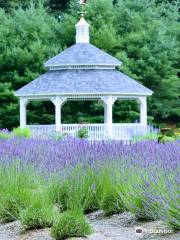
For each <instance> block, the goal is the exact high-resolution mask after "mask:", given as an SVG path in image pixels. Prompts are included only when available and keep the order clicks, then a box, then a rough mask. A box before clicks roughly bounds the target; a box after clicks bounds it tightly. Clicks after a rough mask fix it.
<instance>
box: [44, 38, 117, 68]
mask: <svg viewBox="0 0 180 240" xmlns="http://www.w3.org/2000/svg"><path fill="white" fill-rule="evenodd" d="M62 65H63V66H68V65H96V66H97V65H110V66H120V65H121V62H120V61H119V60H117V59H116V58H114V57H112V56H110V55H109V54H107V53H106V52H104V51H102V50H100V49H99V48H96V47H95V46H93V45H91V44H90V43H77V44H74V45H72V46H71V47H69V48H67V49H66V50H64V51H63V52H61V53H60V54H58V55H57V56H55V57H53V58H51V59H50V60H49V61H47V62H46V63H45V66H46V67H52V66H62Z"/></svg>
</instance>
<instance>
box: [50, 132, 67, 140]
mask: <svg viewBox="0 0 180 240" xmlns="http://www.w3.org/2000/svg"><path fill="white" fill-rule="evenodd" d="M66 136H67V134H66V133H55V134H53V136H52V138H53V139H54V140H57V141H59V140H62V139H63V138H65V137H66Z"/></svg>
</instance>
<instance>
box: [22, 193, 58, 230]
mask: <svg viewBox="0 0 180 240" xmlns="http://www.w3.org/2000/svg"><path fill="white" fill-rule="evenodd" d="M47 197H48V194H47V195H45V193H44V194H38V193H36V194H35V195H33V196H32V198H31V199H30V202H29V206H28V207H27V208H25V209H22V210H21V211H20V213H19V215H20V220H21V222H22V224H23V225H24V228H25V229H26V230H30V229H37V228H45V227H51V226H52V224H53V219H54V217H55V214H56V210H55V209H54V208H53V205H52V203H51V202H50V201H48V199H47Z"/></svg>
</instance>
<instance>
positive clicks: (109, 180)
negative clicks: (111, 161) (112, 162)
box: [101, 168, 125, 215]
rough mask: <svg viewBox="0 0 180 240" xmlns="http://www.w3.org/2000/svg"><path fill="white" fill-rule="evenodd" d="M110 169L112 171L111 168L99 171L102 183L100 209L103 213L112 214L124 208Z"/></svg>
mask: <svg viewBox="0 0 180 240" xmlns="http://www.w3.org/2000/svg"><path fill="white" fill-rule="evenodd" d="M110 171H113V169H112V170H110V168H109V169H105V170H104V171H103V172H102V173H101V176H102V177H101V181H102V185H103V191H102V199H101V209H102V210H103V211H104V213H105V215H112V214H115V213H120V212H123V211H124V210H125V207H124V204H123V201H122V199H121V197H120V195H119V193H118V190H117V183H116V182H115V181H114V178H113V176H111V174H110Z"/></svg>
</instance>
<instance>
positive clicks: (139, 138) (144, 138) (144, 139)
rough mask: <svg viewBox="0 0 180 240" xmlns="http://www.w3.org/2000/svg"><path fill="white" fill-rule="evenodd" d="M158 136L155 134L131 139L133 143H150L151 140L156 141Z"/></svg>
mask: <svg viewBox="0 0 180 240" xmlns="http://www.w3.org/2000/svg"><path fill="white" fill-rule="evenodd" d="M158 137H159V135H158V134H157V133H153V132H152V133H147V134H145V135H142V136H135V137H133V142H138V141H146V140H148V141H151V140H155V141H157V140H158Z"/></svg>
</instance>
